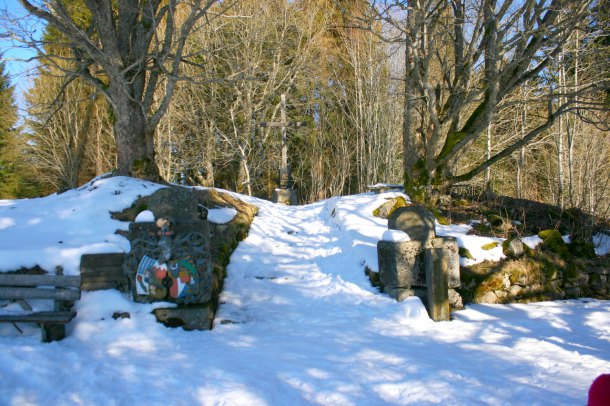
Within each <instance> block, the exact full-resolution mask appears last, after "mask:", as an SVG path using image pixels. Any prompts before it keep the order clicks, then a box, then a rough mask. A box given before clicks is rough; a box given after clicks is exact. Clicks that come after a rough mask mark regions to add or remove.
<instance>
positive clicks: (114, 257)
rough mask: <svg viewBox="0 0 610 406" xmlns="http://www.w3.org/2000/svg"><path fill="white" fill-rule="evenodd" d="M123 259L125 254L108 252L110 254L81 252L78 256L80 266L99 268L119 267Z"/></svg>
mask: <svg viewBox="0 0 610 406" xmlns="http://www.w3.org/2000/svg"><path fill="white" fill-rule="evenodd" d="M124 260H125V254H124V253H122V252H119V253H110V254H83V255H82V256H81V257H80V266H81V269H82V268H100V267H107V266H108V267H113V266H118V267H121V266H122V265H123V261H124Z"/></svg>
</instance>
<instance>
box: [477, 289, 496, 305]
mask: <svg viewBox="0 0 610 406" xmlns="http://www.w3.org/2000/svg"><path fill="white" fill-rule="evenodd" d="M475 303H491V304H494V303H498V297H497V296H496V294H495V293H494V292H493V291H488V292H485V293H484V294H483V295H481V296H478V297H476V298H475Z"/></svg>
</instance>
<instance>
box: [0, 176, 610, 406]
mask: <svg viewBox="0 0 610 406" xmlns="http://www.w3.org/2000/svg"><path fill="white" fill-rule="evenodd" d="M156 187H157V186H155V185H152V184H149V183H145V182H139V181H135V180H131V179H127V178H114V179H104V180H98V181H96V182H93V183H91V184H90V185H88V186H87V187H84V188H81V190H79V191H72V192H66V193H64V194H62V195H59V196H50V197H48V198H43V199H34V200H29V201H0V269H4V270H7V269H10V268H11V267H13V268H14V267H15V265H27V266H31V264H32V263H35V262H37V261H40V262H41V264H42V265H47V266H48V265H53V266H55V265H59V264H61V265H63V266H64V267H65V268H66V269H68V270H69V271H70V272H76V271H77V268H76V267H75V266H73V265H70V263H73V262H74V261H76V260H75V259H73V256H74V257H76V256H79V255H80V253H82V252H88V251H89V250H98V249H99V250H111V249H114V250H117V251H122V250H125V249H126V247H125V245H124V244H125V243H126V241H121V240H120V238H122V237H119V236H114V235H113V234H112V233H113V230H114V229H117V228H124V227H125V225H122V224H120V223H119V222H116V221H114V220H111V219H110V216H109V215H108V216H106V215H105V213H107V212H108V211H109V210H113V211H115V210H120V209H122V208H124V207H128V206H129V205H131V203H132V201H133V199H135V197H136V196H137V195H143V194H148V193H152V192H153V191H154V190H155V189H156ZM116 191H119V193H116ZM393 195H394V194H392V193H389V194H382V195H370V194H366V195H357V196H350V197H341V198H333V199H329V200H326V201H324V202H320V203H316V204H312V205H308V206H300V207H287V206H280V205H274V204H271V203H269V202H265V201H261V200H257V199H252V198H245V197H242V198H244V199H246V200H248V201H250V202H251V203H254V204H256V205H257V206H258V207H259V214H258V216H257V217H256V219H255V221H254V223H253V225H252V228H251V230H250V233H249V236H248V238H247V239H246V240H245V241H243V242H242V243H240V245H239V246H238V248H237V250H236V251H235V252H234V253H233V255H232V257H231V263H230V265H229V268H228V277H227V279H226V281H225V290H224V292H223V293H222V296H221V302H222V304H221V306H220V308H219V311H218V314H217V319H216V322H215V328H214V330H212V331H205V332H198V331H195V332H185V331H183V330H181V329H169V328H166V327H164V326H163V325H161V324H158V323H156V322H155V319H154V317H153V316H152V315H151V314H150V311H151V310H152V308H153V306H152V305H144V304H136V303H133V302H132V301H131V300H130V299H129V297H127V296H126V295H123V294H121V293H118V292H116V291H100V292H84V293H83V296H82V299H81V300H80V301H79V302H77V305H76V310H77V311H78V316H77V317H76V319H75V320H74V321H73V322H72V323H71V324H70V325H69V335H68V337H67V338H66V339H64V340H63V341H60V342H54V343H50V344H42V343H41V342H40V332H39V329H37V328H35V327H33V326H25V327H23V326H22V328H23V330H24V333H23V334H20V333H19V332H17V330H15V329H14V328H13V327H12V326H11V325H1V326H0V348H1V351H0V405H5V404H6V405H28V404H31V405H43V404H44V405H48V404H53V405H170V404H171V405H197V404H201V405H216V404H224V405H241V404H243V405H299V404H329V405H330V404H335V405H376V404H380V405H381V404H418V405H419V404H433V403H441V404H455V405H473V404H474V405H476V404H492V405H505V404H506V405H508V404H510V405H515V404H523V405H532V404H540V405H547V404H554V405H561V404H565V405H573V404H584V403H586V397H587V390H588V387H589V385H590V383H591V382H592V381H593V379H594V378H595V377H596V376H597V375H599V374H601V373H604V372H606V373H607V372H610V302H607V301H597V300H579V301H561V302H545V303H537V304H530V305H474V306H468V308H467V309H466V310H464V311H460V312H456V313H454V320H453V321H451V322H441V323H434V322H432V321H431V320H430V319H429V318H428V316H427V314H426V311H425V309H424V307H423V306H422V304H421V302H420V301H419V299H417V298H412V299H410V300H407V301H405V302H401V303H397V302H395V301H394V300H392V299H390V298H389V297H388V296H386V295H383V294H380V293H379V292H377V290H376V289H374V288H372V287H371V286H370V283H369V282H368V280H367V278H366V277H365V275H364V267H365V266H368V267H370V268H373V269H376V268H377V259H376V249H375V246H376V242H377V241H378V240H380V239H393V240H396V239H404V238H406V237H405V236H404V235H401V234H399V233H397V232H393V231H388V230H387V222H386V221H384V220H381V219H378V218H375V217H372V215H371V213H372V211H373V209H375V208H376V207H377V206H379V205H380V204H381V203H382V202H383V201H384V199H385V198H387V197H391V196H393ZM225 214H226V213H225ZM36 225H40V227H39V228H36ZM437 232H438V234H442V235H454V236H456V238H458V240H460V241H461V242H460V244H461V245H463V246H466V248H468V249H469V250H470V251H471V253H473V255H475V257H476V256H477V255H479V254H480V253H479V252H478V251H477V249H476V247H480V246H481V245H484V244H486V243H487V242H489V241H487V240H478V239H477V238H483V237H472V236H466V235H465V232H467V227H465V226H455V227H449V228H442V227H439V228H437ZM79 233H81V234H82V236H81V235H80V234H79ZM26 234H27V235H31V238H32V239H31V240H30V239H28V238H30V237H27V236H26ZM49 234H51V235H49ZM115 238H116V240H115ZM58 241H63V242H62V243H59V242H58ZM79 241H80V243H79ZM62 244H66V246H64V245H62ZM79 244H80V245H79ZM112 244H114V245H112ZM127 244H128V243H127ZM127 248H128V245H127ZM62 250H73V251H68V252H64V251H62ZM21 251H23V252H21ZM482 251H484V250H482ZM492 251H493V250H492ZM28 253H29V255H28ZM485 255H488V253H487V252H486V253H485ZM58 257H59V258H65V259H67V261H68V263H64V262H61V261H59V262H57V261H58V260H57V258H58ZM37 259H38V260H37ZM26 260H27V261H26ZM45 261H46V262H45ZM115 311H126V312H129V313H130V315H131V318H129V319H118V320H113V319H112V317H111V316H112V314H113V313H114V312H115Z"/></svg>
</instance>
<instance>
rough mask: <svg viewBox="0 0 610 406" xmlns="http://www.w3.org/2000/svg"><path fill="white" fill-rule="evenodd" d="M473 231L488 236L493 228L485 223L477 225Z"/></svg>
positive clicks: (473, 227)
mask: <svg viewBox="0 0 610 406" xmlns="http://www.w3.org/2000/svg"><path fill="white" fill-rule="evenodd" d="M472 229H473V230H474V231H476V232H477V234H480V235H487V234H490V233H491V227H490V226H488V225H487V224H485V223H475V224H474V225H473V226H472Z"/></svg>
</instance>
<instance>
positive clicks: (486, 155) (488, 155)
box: [485, 124, 518, 191]
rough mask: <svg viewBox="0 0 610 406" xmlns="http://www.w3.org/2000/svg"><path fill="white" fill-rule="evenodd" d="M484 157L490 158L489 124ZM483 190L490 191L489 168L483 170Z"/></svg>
mask: <svg viewBox="0 0 610 406" xmlns="http://www.w3.org/2000/svg"><path fill="white" fill-rule="evenodd" d="M485 157H486V159H489V158H491V124H490V125H489V126H488V127H487V146H486V149H485ZM517 179H518V177H517ZM517 185H518V183H517ZM485 190H486V191H490V190H491V168H487V169H485Z"/></svg>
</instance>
